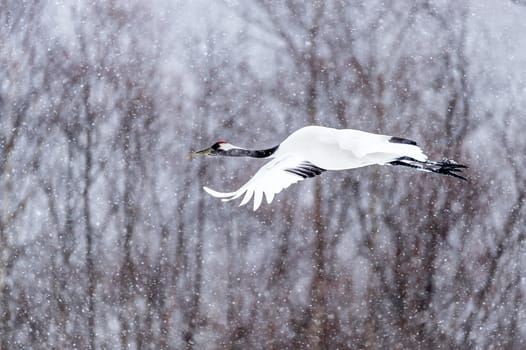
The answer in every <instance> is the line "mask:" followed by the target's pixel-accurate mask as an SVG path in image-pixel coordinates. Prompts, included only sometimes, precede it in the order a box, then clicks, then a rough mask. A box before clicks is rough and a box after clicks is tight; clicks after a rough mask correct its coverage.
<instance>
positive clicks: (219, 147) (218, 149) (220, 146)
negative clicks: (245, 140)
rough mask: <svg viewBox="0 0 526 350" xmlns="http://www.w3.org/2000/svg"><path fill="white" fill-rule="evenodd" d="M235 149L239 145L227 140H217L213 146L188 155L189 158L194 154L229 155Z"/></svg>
mask: <svg viewBox="0 0 526 350" xmlns="http://www.w3.org/2000/svg"><path fill="white" fill-rule="evenodd" d="M234 149H239V147H236V146H234V145H231V144H230V143H228V142H225V141H217V142H216V143H214V144H213V145H212V146H210V147H208V148H205V149H202V150H200V151H195V152H192V153H190V154H189V155H188V157H189V158H191V157H193V156H199V155H204V156H221V155H229V154H228V153H229V151H232V150H234Z"/></svg>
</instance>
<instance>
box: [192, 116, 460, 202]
mask: <svg viewBox="0 0 526 350" xmlns="http://www.w3.org/2000/svg"><path fill="white" fill-rule="evenodd" d="M194 154H209V155H223V156H231V157H240V156H248V157H255V158H272V160H271V161H270V162H268V163H267V164H265V165H264V166H263V167H262V168H261V169H259V170H258V171H257V172H256V174H255V175H254V176H253V177H252V178H251V179H250V180H249V181H248V182H247V183H246V184H245V185H243V186H242V187H241V188H240V189H239V190H237V191H235V192H229V193H223V192H217V191H214V190H211V189H210V188H208V187H204V189H205V191H206V192H208V193H209V194H210V195H212V196H214V197H217V198H222V199H223V201H228V200H233V199H236V198H239V197H241V196H242V195H244V197H243V200H242V201H241V204H240V205H244V204H246V203H248V202H249V201H250V199H252V197H254V210H256V209H257V208H258V207H259V206H260V204H261V201H262V199H263V195H265V197H266V199H267V203H269V204H270V203H271V202H272V200H273V198H274V195H275V194H277V193H279V192H281V190H283V189H285V188H287V187H289V186H290V185H291V184H293V183H296V182H298V181H300V180H303V179H305V178H307V177H313V176H316V175H319V174H321V173H322V172H324V171H325V170H345V169H353V168H359V167H363V166H368V165H373V164H378V165H385V164H390V165H403V166H407V167H412V168H416V169H418V170H422V171H427V172H435V173H440V174H445V175H450V176H454V177H458V178H461V179H464V178H463V177H462V176H460V175H458V174H457V172H460V171H461V169H462V168H465V166H464V165H460V164H457V163H455V162H453V161H448V160H445V161H442V162H433V161H428V160H427V156H426V155H425V154H424V153H423V151H422V150H421V149H420V147H418V146H417V144H416V142H414V141H411V140H408V139H404V138H400V137H392V136H387V135H379V134H373V133H368V132H364V131H359V130H353V129H333V128H327V127H322V126H306V127H304V128H301V129H299V130H297V131H295V132H293V133H292V134H291V135H290V136H289V137H287V138H286V139H285V140H284V141H283V142H282V143H281V144H279V145H278V146H275V147H272V148H269V149H265V150H254V151H252V150H246V149H243V148H240V147H236V146H233V145H231V144H228V143H226V142H223V141H220V142H217V143H215V144H214V145H213V146H212V147H210V148H207V149H205V150H202V151H199V152H194Z"/></svg>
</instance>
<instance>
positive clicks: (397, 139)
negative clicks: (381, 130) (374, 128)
mask: <svg viewBox="0 0 526 350" xmlns="http://www.w3.org/2000/svg"><path fill="white" fill-rule="evenodd" d="M389 142H391V143H402V144H405V145H413V146H416V141H413V140H409V139H404V138H403V137H396V136H392V137H391V138H390V139H389Z"/></svg>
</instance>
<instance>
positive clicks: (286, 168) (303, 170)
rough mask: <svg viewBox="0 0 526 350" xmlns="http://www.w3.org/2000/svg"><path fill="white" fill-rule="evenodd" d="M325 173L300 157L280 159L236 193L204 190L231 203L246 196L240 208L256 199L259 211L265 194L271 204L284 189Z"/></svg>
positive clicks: (260, 170) (263, 168) (256, 206)
mask: <svg viewBox="0 0 526 350" xmlns="http://www.w3.org/2000/svg"><path fill="white" fill-rule="evenodd" d="M323 171H324V169H321V168H319V167H317V166H315V165H313V164H311V163H309V162H308V161H305V160H303V159H300V158H298V157H294V156H287V157H278V158H275V159H273V160H271V161H270V162H268V163H267V164H265V165H264V166H263V167H261V169H259V170H258V171H257V172H256V174H255V175H254V176H253V177H252V178H251V179H250V180H248V182H247V183H246V184H244V185H243V186H242V187H241V188H240V189H239V190H237V191H235V192H228V193H224V192H217V191H214V190H212V189H210V188H208V187H206V186H205V187H203V189H204V190H205V191H206V192H207V193H208V194H210V195H211V196H214V197H217V198H221V199H222V200H223V201H231V200H233V199H236V198H239V197H241V196H242V195H243V194H244V197H243V200H242V201H241V203H240V204H239V205H240V206H242V205H245V204H247V203H248V202H249V201H250V200H251V199H252V197H254V210H257V208H259V206H260V205H261V201H262V200H263V194H265V198H266V199H267V203H268V204H270V203H271V202H272V200H273V199H274V195H276V194H277V193H279V192H281V191H282V190H283V189H285V188H287V187H289V186H290V185H292V184H294V183H296V182H298V181H301V180H303V179H305V178H307V177H313V176H316V175H319V174H321V173H322V172H323Z"/></svg>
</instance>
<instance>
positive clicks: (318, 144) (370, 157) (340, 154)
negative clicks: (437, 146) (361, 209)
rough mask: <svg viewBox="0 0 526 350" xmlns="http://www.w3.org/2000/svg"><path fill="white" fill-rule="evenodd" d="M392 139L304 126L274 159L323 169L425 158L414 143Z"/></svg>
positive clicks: (366, 133)
mask: <svg viewBox="0 0 526 350" xmlns="http://www.w3.org/2000/svg"><path fill="white" fill-rule="evenodd" d="M391 139H393V138H392V137H391V136H386V135H379V134H372V133H369V132H365V131H360V130H353V129H332V128H327V127H323V126H306V127H304V128H301V129H299V130H296V131H295V132H293V133H292V134H291V135H290V136H289V137H287V138H286V139H285V140H284V141H283V142H282V143H281V144H280V145H279V147H278V149H277V151H276V152H275V154H274V157H281V156H285V155H287V154H294V155H295V156H297V157H299V158H302V159H303V160H308V161H309V162H310V163H312V164H314V165H316V166H317V167H320V168H323V169H325V170H345V169H354V168H359V167H363V166H367V165H373V164H380V165H383V164H385V163H388V162H390V161H393V160H395V159H396V158H398V157H401V156H408V157H412V158H414V159H416V160H420V161H425V160H426V159H427V157H426V156H425V155H424V153H423V152H422V150H421V149H420V148H419V147H415V145H414V144H416V143H414V142H413V141H410V140H406V139H401V138H395V140H399V141H400V140H403V141H404V142H406V143H400V142H390V141H389V140H391ZM409 143H411V144H409ZM413 143H414V144H413Z"/></svg>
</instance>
